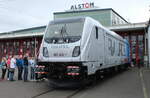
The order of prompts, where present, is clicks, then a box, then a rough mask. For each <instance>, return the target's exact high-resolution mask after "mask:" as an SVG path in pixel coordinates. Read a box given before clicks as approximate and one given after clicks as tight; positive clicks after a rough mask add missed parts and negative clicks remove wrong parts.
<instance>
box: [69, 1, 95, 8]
mask: <svg viewBox="0 0 150 98" xmlns="http://www.w3.org/2000/svg"><path fill="white" fill-rule="evenodd" d="M85 8H94V3H93V2H92V3H82V4H78V5H71V7H70V9H71V10H77V9H85Z"/></svg>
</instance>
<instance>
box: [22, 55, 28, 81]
mask: <svg viewBox="0 0 150 98" xmlns="http://www.w3.org/2000/svg"><path fill="white" fill-rule="evenodd" d="M23 70H24V74H23V79H24V82H27V81H28V56H27V55H26V56H25V57H24V59H23Z"/></svg>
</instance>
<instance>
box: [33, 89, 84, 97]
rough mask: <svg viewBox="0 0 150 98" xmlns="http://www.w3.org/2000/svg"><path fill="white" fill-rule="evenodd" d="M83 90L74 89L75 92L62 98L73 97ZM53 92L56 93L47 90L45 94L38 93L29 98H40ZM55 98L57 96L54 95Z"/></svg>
mask: <svg viewBox="0 0 150 98" xmlns="http://www.w3.org/2000/svg"><path fill="white" fill-rule="evenodd" d="M82 90H84V88H79V89H76V90H75V91H73V92H71V93H70V94H68V95H67V96H66V97H64V98H72V97H73V96H75V95H76V94H78V93H79V92H80V91H82ZM53 91H57V90H56V89H50V90H47V91H45V92H42V93H39V94H37V95H35V96H33V97H31V98H38V97H42V96H43V95H45V94H48V93H51V92H53ZM56 96H57V95H56Z"/></svg>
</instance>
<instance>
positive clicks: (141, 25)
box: [108, 22, 148, 31]
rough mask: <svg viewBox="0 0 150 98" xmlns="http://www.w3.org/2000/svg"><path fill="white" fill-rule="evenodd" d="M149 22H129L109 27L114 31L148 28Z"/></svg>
mask: <svg viewBox="0 0 150 98" xmlns="http://www.w3.org/2000/svg"><path fill="white" fill-rule="evenodd" d="M147 25H148V22H141V23H132V24H131V23H129V24H121V25H115V26H111V27H108V29H110V30H112V31H131V30H143V29H146V27H147Z"/></svg>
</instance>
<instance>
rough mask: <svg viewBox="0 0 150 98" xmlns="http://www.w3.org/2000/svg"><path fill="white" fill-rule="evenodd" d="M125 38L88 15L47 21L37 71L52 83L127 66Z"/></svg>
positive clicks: (74, 79)
mask: <svg viewBox="0 0 150 98" xmlns="http://www.w3.org/2000/svg"><path fill="white" fill-rule="evenodd" d="M129 54H130V49H129V43H128V41H127V40H125V39H123V38H122V37H121V36H119V35H118V34H116V33H115V32H113V31H110V30H109V29H107V28H105V27H104V26H102V25H101V24H100V23H99V22H98V21H96V20H94V19H92V18H91V17H73V18H65V19H56V20H53V21H50V22H49V24H48V26H47V28H46V30H45V33H44V36H43V39H42V43H41V46H40V50H39V55H38V66H39V73H42V74H44V76H45V77H46V78H48V79H49V80H50V83H51V84H53V85H60V84H66V85H67V84H69V83H81V82H83V81H87V80H89V79H90V78H91V77H93V76H95V75H96V76H99V75H100V74H101V73H100V72H105V71H106V70H107V71H108V70H109V69H110V70H111V69H116V68H118V69H119V68H127V67H128V66H129V65H130V55H129Z"/></svg>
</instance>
